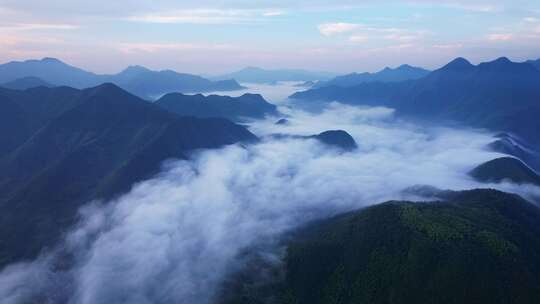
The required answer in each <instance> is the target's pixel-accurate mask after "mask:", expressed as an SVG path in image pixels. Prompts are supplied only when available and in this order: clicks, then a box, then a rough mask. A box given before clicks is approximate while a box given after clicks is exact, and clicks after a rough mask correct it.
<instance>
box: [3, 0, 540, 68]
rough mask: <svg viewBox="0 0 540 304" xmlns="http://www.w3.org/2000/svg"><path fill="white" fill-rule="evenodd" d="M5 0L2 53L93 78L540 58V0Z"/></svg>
mask: <svg viewBox="0 0 540 304" xmlns="http://www.w3.org/2000/svg"><path fill="white" fill-rule="evenodd" d="M355 2H358V1H349V0H340V1H334V2H333V3H332V4H326V3H324V1H310V2H304V1H297V2H295V3H285V1H280V0H266V1H262V2H261V1H260V2H257V3H252V2H248V1H244V0H235V1H228V3H226V4H225V3H223V2H218V1H197V2H195V1H184V3H182V4H179V3H175V1H157V2H156V1H155V2H153V3H152V4H148V3H143V2H142V1H138V0H128V1H124V2H122V3H115V4H105V3H103V5H99V3H97V4H96V2H93V3H92V4H87V3H81V1H67V0H55V1H52V2H51V1H48V2H47V3H40V2H38V1H34V0H26V1H11V0H8V1H3V3H1V4H0V17H2V20H3V21H2V22H0V37H1V38H2V41H3V43H1V44H0V61H1V62H9V61H20V60H26V59H30V58H43V57H53V58H59V59H60V60H62V61H63V62H66V63H68V64H70V65H74V66H77V67H80V68H83V69H85V70H88V71H92V72H94V73H98V74H110V73H116V72H118V71H120V70H122V69H124V68H126V67H128V66H131V65H141V66H145V67H147V68H150V69H152V70H163V69H172V70H175V71H179V72H185V73H193V74H201V75H217V74H223V73H228V72H232V71H236V70H240V69H242V68H245V67H249V66H254V67H261V68H264V69H304V70H311V71H326V72H332V73H336V74H347V73H352V72H375V71H379V70H381V69H383V68H384V67H386V66H389V67H397V66H399V65H401V64H410V65H412V66H418V67H423V68H426V69H430V70H431V69H435V68H437V67H440V66H443V65H444V64H445V63H447V62H449V61H451V60H452V59H453V58H456V57H465V58H467V59H468V60H469V61H471V62H473V63H475V64H476V63H479V62H485V61H491V60H494V59H496V58H499V57H502V56H506V57H508V58H510V59H511V60H512V61H515V62H520V61H525V60H528V59H537V58H539V57H540V3H537V1H528V0H522V1H517V2H510V1H506V0H504V1H503V0H498V1H483V0H475V1H461V0H457V1H437V2H436V1H431V0H421V1H391V2H387V3H385V4H378V3H376V2H374V1H369V0H368V1H362V2H361V3H355Z"/></svg>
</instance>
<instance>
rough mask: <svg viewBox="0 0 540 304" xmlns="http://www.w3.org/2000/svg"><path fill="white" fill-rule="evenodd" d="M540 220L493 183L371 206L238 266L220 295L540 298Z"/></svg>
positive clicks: (468, 300) (445, 302)
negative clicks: (256, 271) (264, 263)
mask: <svg viewBox="0 0 540 304" xmlns="http://www.w3.org/2000/svg"><path fill="white" fill-rule="evenodd" d="M539 221H540V209H538V207H537V206H534V205H532V204H531V203H529V202H527V201H525V200H524V199H522V198H520V197H519V196H517V195H513V194H507V193H503V192H499V191H495V190H472V191H463V192H453V193H446V194H445V198H443V199H442V201H438V202H433V203H426V202H405V201H392V202H387V203H383V204H379V205H375V206H372V207H368V208H365V209H362V210H359V211H354V212H350V213H346V214H342V215H338V216H336V217H334V218H331V219H327V220H322V221H317V222H315V223H312V224H310V225H308V226H307V227H305V228H303V229H300V230H299V231H297V232H296V233H294V234H293V235H292V236H289V237H288V238H287V240H288V241H287V250H286V256H285V258H284V260H283V264H278V263H274V264H278V265H283V266H282V268H284V269H281V268H279V267H280V266H274V268H279V269H270V270H268V271H267V272H268V273H275V274H277V275H274V277H275V278H274V277H272V279H273V280H269V279H268V278H266V277H265V278H264V279H263V280H258V281H247V280H243V278H245V277H248V278H250V277H249V276H247V275H246V276H242V275H240V276H239V277H240V279H239V282H238V283H237V284H235V285H233V286H236V288H235V289H232V290H231V289H229V290H227V292H228V293H229V294H228V296H227V297H224V298H225V301H224V303H237V304H243V303H246V304H247V303H274V302H275V303H297V304H308V303H309V304H327V303H373V304H379V303H381V304H382V303H439V304H450V303H463V304H472V303H501V304H502V303H527V304H533V303H538V302H539V301H540V260H539V259H538V256H540V226H539V225H538V222H539ZM252 268H255V267H253V266H252ZM279 274H282V275H281V276H279ZM226 295H227V293H226Z"/></svg>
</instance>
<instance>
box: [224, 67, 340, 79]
mask: <svg viewBox="0 0 540 304" xmlns="http://www.w3.org/2000/svg"><path fill="white" fill-rule="evenodd" d="M333 76H334V74H332V73H328V72H313V71H306V70H265V69H261V68H256V67H247V68H245V69H242V70H240V71H237V72H234V73H230V74H226V75H222V76H218V77H215V79H236V80H238V81H240V82H248V83H276V82H279V81H317V80H327V79H330V78H332V77H333Z"/></svg>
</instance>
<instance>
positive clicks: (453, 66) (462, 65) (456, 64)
mask: <svg viewBox="0 0 540 304" xmlns="http://www.w3.org/2000/svg"><path fill="white" fill-rule="evenodd" d="M472 67H474V65H472V64H471V63H470V62H469V61H468V60H467V59H465V58H463V57H458V58H456V59H454V60H452V61H451V62H450V63H448V64H447V65H445V66H444V67H443V68H442V69H443V70H454V71H462V70H468V69H470V68H472Z"/></svg>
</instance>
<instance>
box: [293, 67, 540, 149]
mask: <svg viewBox="0 0 540 304" xmlns="http://www.w3.org/2000/svg"><path fill="white" fill-rule="evenodd" d="M292 98H295V99H303V100H322V101H333V100H338V101H341V102H346V103H351V104H368V105H383V106H390V107H393V108H396V109H397V110H398V113H402V114H406V115H409V116H415V117H422V118H427V119H432V120H437V121H440V120H456V121H460V122H464V123H466V124H469V125H472V126H479V127H487V128H491V129H493V130H497V131H508V132H511V133H514V134H517V135H518V136H520V137H522V138H524V139H526V140H527V141H530V142H533V143H540V133H538V132H537V131H536V130H539V129H540V120H539V119H538V117H539V115H540V102H539V101H540V70H537V69H536V68H534V67H533V66H532V65H530V64H528V63H514V62H511V61H510V60H508V59H507V58H499V59H497V60H495V61H492V62H487V63H482V64H479V65H477V66H474V65H472V64H470V63H469V62H468V61H467V60H465V59H463V58H458V59H456V60H454V61H452V62H450V63H449V64H447V65H446V66H444V67H442V68H441V69H439V70H436V71H434V72H432V73H430V74H429V75H428V76H426V77H424V78H421V79H418V80H414V81H413V80H411V81H406V82H400V83H365V84H362V85H358V86H355V87H350V88H341V87H335V86H334V87H325V88H320V89H314V90H309V91H306V92H299V93H296V94H294V95H293V96H292Z"/></svg>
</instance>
